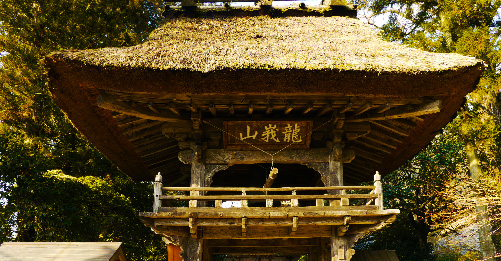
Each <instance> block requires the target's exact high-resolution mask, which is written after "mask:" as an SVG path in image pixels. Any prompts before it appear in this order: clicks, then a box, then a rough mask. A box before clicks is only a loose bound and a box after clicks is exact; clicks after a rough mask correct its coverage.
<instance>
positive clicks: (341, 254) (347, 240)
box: [330, 235, 356, 261]
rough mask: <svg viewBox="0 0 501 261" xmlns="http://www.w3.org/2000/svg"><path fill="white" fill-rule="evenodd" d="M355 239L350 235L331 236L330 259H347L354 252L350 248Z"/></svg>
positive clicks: (333, 260)
mask: <svg viewBox="0 0 501 261" xmlns="http://www.w3.org/2000/svg"><path fill="white" fill-rule="evenodd" d="M355 241H356V240H354V238H352V237H350V236H342V237H340V236H337V235H334V236H333V237H331V259H330V260H331V261H348V260H351V257H352V256H353V255H354V254H355V250H353V249H352V247H353V245H354V243H355Z"/></svg>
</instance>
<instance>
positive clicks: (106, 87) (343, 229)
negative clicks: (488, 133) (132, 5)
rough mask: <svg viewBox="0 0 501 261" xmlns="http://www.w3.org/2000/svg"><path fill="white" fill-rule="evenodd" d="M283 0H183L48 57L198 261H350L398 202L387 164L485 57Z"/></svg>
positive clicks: (75, 104) (71, 102)
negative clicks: (253, 259)
mask: <svg viewBox="0 0 501 261" xmlns="http://www.w3.org/2000/svg"><path fill="white" fill-rule="evenodd" d="M270 3H271V2H263V3H261V6H258V7H255V8H228V7H226V8H223V7H221V8H219V9H218V8H179V9H176V8H171V9H170V10H169V11H166V16H167V18H166V19H165V22H164V23H163V25H161V26H160V27H159V28H158V29H156V30H155V31H154V32H153V33H152V34H151V35H150V37H149V40H148V41H146V42H145V43H143V44H140V45H137V46H131V47H123V48H103V49H96V50H72V51H62V52H56V53H53V54H51V55H49V56H48V57H46V64H47V67H48V76H49V86H50V89H51V92H52V93H53V95H54V99H55V101H56V102H57V104H58V105H59V106H60V107H61V108H62V109H63V110H64V111H65V112H66V113H67V115H68V117H69V118H70V119H71V120H72V122H73V123H74V125H75V126H76V127H77V128H78V129H79V130H80V131H81V132H82V133H83V134H84V135H85V136H86V137H87V138H88V139H89V140H90V141H91V142H92V143H93V144H94V145H95V146H96V147H97V148H98V149H99V150H100V151H101V152H102V153H103V154H104V155H106V157H108V158H109V159H110V160H112V161H113V162H114V163H115V164H116V165H117V166H118V167H119V168H120V169H121V170H122V171H123V172H125V173H126V174H127V175H129V176H130V177H131V178H132V179H134V180H137V181H142V180H147V181H153V180H155V183H154V184H155V185H154V187H155V192H154V193H155V194H154V206H153V210H152V212H144V213H140V216H141V218H142V220H143V221H144V223H145V224H146V225H147V226H149V227H151V228H152V230H153V231H154V232H155V233H158V234H161V235H162V236H164V239H165V241H166V242H168V244H170V246H169V247H170V248H172V249H174V250H175V247H173V246H180V247H181V251H182V252H181V256H182V257H183V258H184V260H204V261H205V260H211V256H212V255H214V254H228V255H240V254H241V255H269V254H274V253H277V254H282V255H297V254H309V258H310V260H350V258H351V257H352V256H353V254H354V250H353V249H352V247H353V245H354V243H355V242H356V241H357V240H358V239H359V238H361V237H362V236H363V235H365V234H366V233H368V232H370V231H373V230H376V229H379V228H381V227H383V226H385V225H386V224H388V223H391V222H392V221H393V220H394V219H395V217H396V215H397V214H398V213H399V211H398V210H396V209H385V208H384V205H383V195H382V188H381V182H380V175H379V174H377V172H379V173H380V174H381V175H383V176H384V175H385V174H387V173H389V172H391V171H393V170H395V169H396V168H398V167H399V166H400V165H401V164H403V163H404V162H405V161H407V160H408V159H410V158H411V157H412V156H413V155H415V154H416V153H417V152H418V151H419V150H421V149H422V148H423V147H425V146H426V145H427V144H428V143H429V142H430V141H431V140H432V138H433V137H434V136H435V134H436V133H437V132H439V131H440V129H441V128H442V127H443V126H444V125H445V124H447V122H449V121H450V120H451V119H452V118H453V117H454V115H455V113H456V111H457V110H458V109H459V108H460V106H461V105H462V104H463V103H464V97H465V95H466V94H467V93H468V92H470V91H471V90H472V89H473V88H474V87H475V85H476V84H477V82H478V79H479V76H480V73H481V71H482V68H483V64H482V63H481V61H479V60H476V59H474V58H471V57H465V56H461V55H458V54H439V53H429V52H425V51H421V50H417V49H412V48H408V47H406V46H402V45H400V44H398V43H390V42H386V41H383V40H381V39H380V37H379V36H378V35H377V33H376V32H375V31H374V29H372V28H370V27H369V26H368V25H366V24H364V23H363V22H361V21H359V20H357V19H356V18H354V17H355V16H356V12H355V11H353V10H352V9H350V8H349V7H346V6H326V7H319V8H308V7H305V6H301V7H298V8H289V9H277V8H271V7H270V6H269V4H270ZM183 4H185V5H189V3H188V2H187V1H184V2H183ZM331 4H332V3H331ZM334 4H335V3H334ZM157 173H161V175H157ZM363 182H369V183H364V184H369V185H365V186H360V184H361V183H363ZM372 182H373V183H372ZM228 206H230V207H228ZM178 251H179V250H178ZM177 255H179V254H177ZM173 260H177V259H175V258H174V257H173Z"/></svg>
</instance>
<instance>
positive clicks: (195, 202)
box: [188, 186, 200, 208]
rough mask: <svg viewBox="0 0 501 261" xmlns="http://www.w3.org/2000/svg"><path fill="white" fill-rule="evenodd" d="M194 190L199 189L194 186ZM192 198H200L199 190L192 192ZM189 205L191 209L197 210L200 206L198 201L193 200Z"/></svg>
mask: <svg viewBox="0 0 501 261" xmlns="http://www.w3.org/2000/svg"><path fill="white" fill-rule="evenodd" d="M192 188H195V189H196V188H198V187H194V186H192ZM190 196H200V191H199V190H191V191H190ZM188 205H189V207H190V208H196V207H197V206H198V200H196V199H192V200H190V203H189V204H188Z"/></svg>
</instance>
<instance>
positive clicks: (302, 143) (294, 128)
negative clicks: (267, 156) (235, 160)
mask: <svg viewBox="0 0 501 261" xmlns="http://www.w3.org/2000/svg"><path fill="white" fill-rule="evenodd" d="M312 126H313V122H312V121H227V122H224V148H225V149H229V150H259V149H262V150H281V149H284V148H286V149H308V148H309V147H310V140H311V131H312Z"/></svg>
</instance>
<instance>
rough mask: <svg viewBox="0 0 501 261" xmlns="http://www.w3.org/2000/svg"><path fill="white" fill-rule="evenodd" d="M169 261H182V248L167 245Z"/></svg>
mask: <svg viewBox="0 0 501 261" xmlns="http://www.w3.org/2000/svg"><path fill="white" fill-rule="evenodd" d="M167 255H168V261H181V248H180V247H179V246H176V245H173V244H168V245H167Z"/></svg>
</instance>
